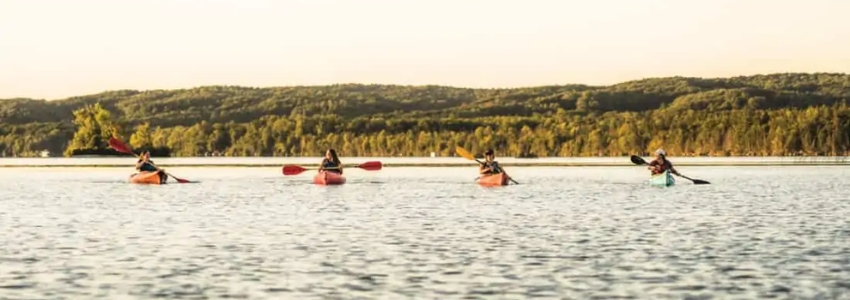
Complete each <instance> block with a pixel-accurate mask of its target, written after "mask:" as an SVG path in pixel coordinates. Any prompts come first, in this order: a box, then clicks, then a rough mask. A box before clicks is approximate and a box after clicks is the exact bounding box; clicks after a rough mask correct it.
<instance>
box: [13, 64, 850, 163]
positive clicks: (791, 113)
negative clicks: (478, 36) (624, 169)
mask: <svg viewBox="0 0 850 300" xmlns="http://www.w3.org/2000/svg"><path fill="white" fill-rule="evenodd" d="M848 101H850V75H847V74H834V73H783V74H768V75H754V76H739V77H730V78H692V77H668V78H648V79H642V80H635V81H629V82H623V83H619V84H615V85H610V86H588V85H581V84H573V85H559V86H539V87H527V88H509V89H472V88H458V87H447V86H435V85H428V86H400V85H378V84H371V85H364V84H335V85H326V86H295V87H270V88H255V87H239V86H206V87H197V88H191V89H176V90H148V91H136V90H118V91H107V92H103V93H99V94H93V95H85V96H78V97H71V98H68V99H62V100H54V101H45V100H35V99H21V98H18V99H5V100H0V157H38V156H51V157H54V156H74V155H76V154H89V155H91V154H98V153H100V154H111V155H114V153H113V152H114V151H112V150H110V149H109V147H108V145H107V143H106V141H107V139H108V138H109V137H110V136H115V137H117V138H119V139H121V140H122V141H125V142H128V144H129V145H130V146H131V147H132V148H134V150H135V151H136V152H141V151H143V150H151V151H153V152H156V154H155V155H154V156H155V157H162V156H165V157H194V156H207V155H211V156H219V155H220V156H225V157H237V156H245V157H256V156H273V157H299V156H316V155H320V154H321V153H323V152H324V150H325V149H327V148H335V149H337V151H338V152H339V153H340V154H341V155H343V156H354V157H367V156H371V157H376V156H380V157H398V156H431V155H434V156H437V157H450V156H452V155H453V154H454V153H453V149H454V148H455V146H461V147H464V148H466V149H468V150H470V151H471V152H472V153H476V154H478V153H481V152H483V151H484V150H485V149H488V148H493V149H495V150H496V153H497V157H539V158H547V157H600V156H608V157H618V156H628V155H631V154H635V155H642V156H649V155H650V154H651V153H652V151H654V150H655V149H656V148H664V149H665V150H666V151H667V153H668V154H669V155H670V156H671V157H689V156H710V157H726V156H749V157H759V156H788V157H801V156H804V157H806V156H847V155H850V107H848Z"/></svg>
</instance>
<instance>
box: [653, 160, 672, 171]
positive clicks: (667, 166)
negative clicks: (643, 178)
mask: <svg viewBox="0 0 850 300" xmlns="http://www.w3.org/2000/svg"><path fill="white" fill-rule="evenodd" d="M649 165H650V166H658V168H657V170H653V171H652V175H655V174H661V173H664V171H666V170H669V169H670V167H672V166H673V164H672V163H670V161H669V160H667V159H666V158H665V159H664V163H660V162H658V160H657V159H656V160H653V161H651V162H649Z"/></svg>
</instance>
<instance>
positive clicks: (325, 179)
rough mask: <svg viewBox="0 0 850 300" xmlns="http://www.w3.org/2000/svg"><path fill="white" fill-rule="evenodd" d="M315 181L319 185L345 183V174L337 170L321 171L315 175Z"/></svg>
mask: <svg viewBox="0 0 850 300" xmlns="http://www.w3.org/2000/svg"><path fill="white" fill-rule="evenodd" d="M313 183H315V184H319V185H330V184H343V183H345V176H342V175H340V174H337V173H336V172H327V171H324V172H319V173H318V174H316V176H314V177H313Z"/></svg>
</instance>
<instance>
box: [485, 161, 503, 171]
mask: <svg viewBox="0 0 850 300" xmlns="http://www.w3.org/2000/svg"><path fill="white" fill-rule="evenodd" d="M490 167H493V168H490ZM481 169H486V170H487V171H485V172H484V174H499V173H501V172H502V169H501V168H499V162H497V161H491V162H486V161H485V162H484V163H483V164H481Z"/></svg>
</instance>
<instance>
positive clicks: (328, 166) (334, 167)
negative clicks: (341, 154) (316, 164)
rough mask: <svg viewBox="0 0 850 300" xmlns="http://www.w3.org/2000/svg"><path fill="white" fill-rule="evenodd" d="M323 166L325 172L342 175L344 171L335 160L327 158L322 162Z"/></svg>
mask: <svg viewBox="0 0 850 300" xmlns="http://www.w3.org/2000/svg"><path fill="white" fill-rule="evenodd" d="M321 165H322V169H323V170H325V171H330V172H336V173H338V174H342V169H341V168H340V166H339V165H338V164H337V163H335V162H334V161H333V160H330V159H327V158H325V159H323V160H322V164H321Z"/></svg>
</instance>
